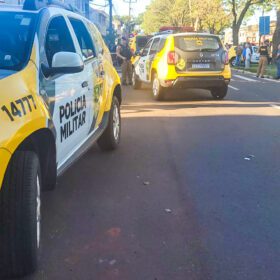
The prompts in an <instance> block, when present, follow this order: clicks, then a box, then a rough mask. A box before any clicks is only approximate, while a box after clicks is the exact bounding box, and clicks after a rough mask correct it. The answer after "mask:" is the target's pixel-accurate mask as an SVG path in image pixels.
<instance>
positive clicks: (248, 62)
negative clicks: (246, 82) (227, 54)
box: [245, 44, 252, 69]
mask: <svg viewBox="0 0 280 280" xmlns="http://www.w3.org/2000/svg"><path fill="white" fill-rule="evenodd" d="M251 56H252V52H251V49H250V46H249V44H246V52H245V69H249V68H250V65H251Z"/></svg>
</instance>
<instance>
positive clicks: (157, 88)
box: [152, 73, 165, 101]
mask: <svg viewBox="0 0 280 280" xmlns="http://www.w3.org/2000/svg"><path fill="white" fill-rule="evenodd" d="M152 91H153V97H154V99H155V100H157V101H161V100H164V97H165V88H164V87H162V86H161V84H160V81H159V79H158V76H157V74H156V73H154V75H153V81H152Z"/></svg>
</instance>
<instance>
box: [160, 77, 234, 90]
mask: <svg viewBox="0 0 280 280" xmlns="http://www.w3.org/2000/svg"><path fill="white" fill-rule="evenodd" d="M229 82H230V79H228V80H227V79H224V77H223V76H214V77H179V78H177V79H176V80H174V81H173V82H172V83H170V82H168V83H166V81H163V82H162V83H161V84H162V86H163V87H173V88H182V89H184V88H199V89H209V88H214V87H224V86H226V85H228V84H229Z"/></svg>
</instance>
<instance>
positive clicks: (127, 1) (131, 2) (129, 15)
mask: <svg viewBox="0 0 280 280" xmlns="http://www.w3.org/2000/svg"><path fill="white" fill-rule="evenodd" d="M123 1H124V2H125V3H128V9H129V10H128V17H129V27H128V32H129V33H130V31H131V30H130V28H131V26H130V22H131V11H132V7H131V5H132V4H135V3H137V0H123Z"/></svg>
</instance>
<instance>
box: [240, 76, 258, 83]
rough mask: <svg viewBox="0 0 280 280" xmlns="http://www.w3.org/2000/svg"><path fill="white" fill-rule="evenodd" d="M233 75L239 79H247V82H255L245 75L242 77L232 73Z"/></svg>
mask: <svg viewBox="0 0 280 280" xmlns="http://www.w3.org/2000/svg"><path fill="white" fill-rule="evenodd" d="M234 77H237V78H239V79H243V80H245V81H249V82H257V80H253V79H250V78H247V77H243V76H240V75H234Z"/></svg>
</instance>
